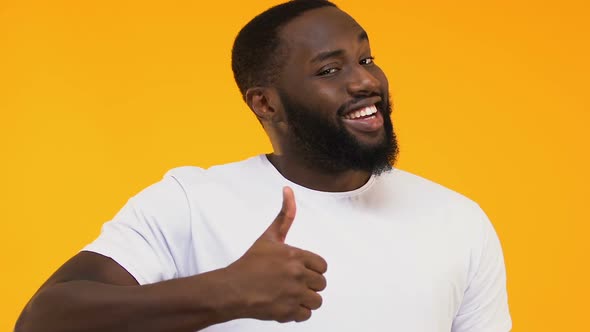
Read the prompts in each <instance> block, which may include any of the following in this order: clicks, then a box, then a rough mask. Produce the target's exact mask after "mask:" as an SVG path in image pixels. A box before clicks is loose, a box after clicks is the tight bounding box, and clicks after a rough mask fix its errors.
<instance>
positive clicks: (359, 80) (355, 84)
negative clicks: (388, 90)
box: [347, 65, 381, 95]
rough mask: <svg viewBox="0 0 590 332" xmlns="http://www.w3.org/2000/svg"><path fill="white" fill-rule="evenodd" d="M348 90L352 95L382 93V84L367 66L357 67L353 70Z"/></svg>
mask: <svg viewBox="0 0 590 332" xmlns="http://www.w3.org/2000/svg"><path fill="white" fill-rule="evenodd" d="M347 90H348V93H349V94H351V95H371V94H374V93H380V92H381V82H380V81H379V80H378V79H377V77H375V76H374V75H373V74H372V73H371V72H369V70H368V69H367V68H366V67H365V66H362V65H357V66H354V68H353V69H352V70H351V74H350V79H349V81H348V85H347Z"/></svg>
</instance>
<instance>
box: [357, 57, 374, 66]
mask: <svg viewBox="0 0 590 332" xmlns="http://www.w3.org/2000/svg"><path fill="white" fill-rule="evenodd" d="M374 63H375V57H374V56H370V57H368V58H364V59H362V60H361V61H360V64H361V65H372V64H374Z"/></svg>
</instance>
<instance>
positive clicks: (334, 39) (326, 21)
mask: <svg viewBox="0 0 590 332" xmlns="http://www.w3.org/2000/svg"><path fill="white" fill-rule="evenodd" d="M282 33H283V37H284V39H286V40H288V42H287V47H288V50H289V55H288V59H287V61H286V64H285V67H284V74H283V75H281V78H282V79H281V80H280V81H279V82H278V84H277V86H274V87H256V88H252V89H249V90H248V91H247V93H246V101H247V103H248V105H249V106H250V108H251V109H252V110H253V111H254V113H255V114H256V116H257V117H258V118H259V119H260V120H261V122H262V124H263V126H264V129H265V130H266V132H267V134H268V136H269V137H270V139H271V142H272V145H273V150H274V153H273V154H270V155H269V156H268V157H269V160H270V161H271V163H272V164H273V165H274V166H275V167H276V168H277V169H278V170H279V172H281V174H282V175H283V176H284V177H285V178H287V179H289V180H291V181H292V182H295V183H298V184H300V185H302V186H305V187H307V188H311V189H315V190H320V191H330V192H338V191H350V190H354V189H357V188H359V187H361V186H362V185H363V184H365V183H366V182H367V180H368V179H369V177H370V176H371V174H369V172H366V171H357V170H346V171H343V172H340V173H334V172H326V171H323V170H322V169H317V168H313V167H310V166H309V165H308V164H307V163H305V162H304V161H303V156H302V155H301V153H299V151H298V150H297V145H296V144H293V142H292V140H291V138H290V135H289V130H290V128H289V124H288V122H287V118H286V115H285V111H284V109H283V107H282V104H281V100H280V97H279V95H278V91H277V89H281V90H282V91H289V95H290V97H291V98H293V99H295V100H302V101H305V102H306V104H308V105H309V106H311V107H312V108H313V109H315V110H317V111H318V112H323V113H324V115H325V116H326V117H327V118H329V119H331V121H333V122H335V123H336V122H338V121H340V119H339V116H338V115H337V114H336V111H337V109H338V108H339V107H340V106H342V105H343V104H345V103H347V102H348V101H349V100H351V99H353V97H359V98H362V97H366V102H367V103H370V104H374V103H377V102H380V101H381V100H382V99H381V98H380V97H375V96H374V95H375V94H380V95H383V96H387V91H388V82H387V78H386V77H385V74H384V73H383V71H382V70H381V69H380V68H379V67H378V66H377V65H376V64H375V63H373V62H372V57H371V49H370V46H369V41H368V38H367V37H366V33H365V32H364V30H363V29H362V28H361V27H360V26H359V25H358V24H357V23H356V22H355V21H354V20H353V19H352V18H351V17H350V16H348V15H347V14H345V13H344V12H342V11H340V10H337V9H334V8H322V9H317V10H313V11H310V12H307V13H305V15H303V16H301V17H298V18H296V19H294V20H293V21H291V22H290V24H288V25H286V26H285V27H284V29H283V31H282ZM319 55H331V56H328V57H326V58H323V59H321V60H317V61H313V59H317V57H318V56H319ZM350 132H351V133H353V134H354V135H355V137H356V138H357V139H358V140H359V141H360V142H362V143H364V144H366V145H375V144H378V143H379V142H380V141H382V140H383V139H384V131H383V128H382V127H381V129H380V130H377V131H374V132H370V133H367V132H360V131H355V130H354V129H350Z"/></svg>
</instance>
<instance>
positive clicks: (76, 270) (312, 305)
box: [15, 8, 387, 332]
mask: <svg viewBox="0 0 590 332" xmlns="http://www.w3.org/2000/svg"><path fill="white" fill-rule="evenodd" d="M362 35H363V30H362V29H361V28H360V26H358V24H356V22H354V20H353V19H352V18H350V17H349V16H348V15H347V14H345V13H343V12H341V11H340V10H338V9H335V8H322V9H316V10H311V11H309V12H306V13H304V14H303V15H302V16H300V17H298V18H297V19H295V20H293V21H291V22H290V23H288V24H287V25H286V26H285V27H284V29H283V31H282V36H281V37H282V38H283V39H284V40H286V41H287V43H288V45H289V49H290V55H289V58H288V61H287V66H286V68H285V71H284V73H283V75H282V77H283V78H284V79H283V80H282V81H281V82H279V83H278V85H277V87H256V88H252V89H250V90H248V92H247V94H246V97H247V98H246V99H247V102H248V105H249V106H250V107H251V109H252V110H253V111H254V113H255V114H256V116H257V117H258V118H259V119H260V120H261V122H262V123H263V126H264V128H265V130H266V131H267V133H268V135H269V137H270V139H271V142H272V144H273V147H274V150H275V153H273V154H272V155H270V156H269V158H270V160H271V162H272V163H273V164H274V165H275V166H276V167H277V169H278V170H279V171H280V172H281V173H282V174H283V175H284V176H285V177H286V178H288V179H289V180H291V181H293V182H295V183H298V184H301V185H303V186H306V187H309V188H313V189H318V190H325V191H345V190H351V189H355V188H358V187H360V186H362V185H363V184H364V183H365V182H366V181H367V179H368V178H369V176H370V174H368V173H366V172H360V171H344V172H341V173H338V174H327V172H324V171H322V170H318V169H314V168H313V167H311V166H309V165H307V164H305V163H304V162H303V158H302V157H301V156H300V155H299V154H298V150H297V148H296V147H295V146H293V144H292V143H291V140H290V138H289V135H288V133H289V126H288V123H287V122H286V119H285V113H284V111H283V109H282V107H281V101H280V99H279V97H278V93H277V91H278V90H277V88H280V89H282V91H288V92H289V93H290V96H291V97H293V98H299V99H304V100H306V101H307V102H308V103H309V104H310V105H312V106H314V107H315V108H317V109H318V111H321V112H325V116H326V117H330V118H332V119H333V120H334V121H339V119H338V118H337V115H336V114H335V112H336V109H338V107H340V106H341V105H342V104H343V103H346V102H347V100H349V99H350V98H351V96H363V95H366V96H369V95H371V94H374V93H375V92H378V93H381V94H383V92H384V91H387V80H386V79H385V75H384V74H383V72H382V71H381V70H380V69H379V68H378V67H377V66H376V65H374V64H372V63H371V61H370V60H367V59H369V58H370V49H369V45H368V40H367V39H366V38H364V37H363V36H362ZM333 50H339V51H340V52H339V53H338V54H337V56H335V57H334V56H332V57H329V58H327V59H324V60H323V61H320V62H318V61H316V62H312V61H311V59H312V58H313V57H315V56H316V55H317V54H319V53H322V52H325V51H333ZM318 71H322V72H323V74H322V75H319V76H318V75H317V73H318ZM335 73H338V74H335ZM383 95H385V94H383ZM368 98H369V97H368ZM370 98H373V99H375V100H371V102H377V100H376V98H375V97H370ZM351 130H353V129H351ZM352 132H353V133H354V134H355V135H356V137H357V138H358V139H359V140H361V141H362V142H363V143H365V144H375V142H377V141H379V140H380V139H382V137H383V133H382V130H380V131H379V130H377V131H374V132H371V133H366V132H354V130H353V131H352ZM295 215H296V206H295V198H294V195H293V192H292V190H291V189H290V188H284V190H283V206H282V208H281V211H280V212H279V214H278V215H277V217H276V218H275V220H274V221H269V222H270V226H269V227H268V229H267V230H266V231H265V232H264V233H263V234H262V235H261V236H260V237H259V238H258V239H257V240H256V241H255V242H254V244H253V245H252V246H251V247H250V248H249V249H248V251H247V252H246V253H244V255H243V256H242V257H240V258H239V259H238V260H236V261H235V262H234V263H232V264H230V265H229V266H227V267H226V268H222V269H219V270H214V271H210V272H206V273H202V274H199V275H195V276H191V277H186V278H180V279H174V280H168V281H163V282H158V283H155V284H151V285H143V286H140V285H138V283H137V281H136V280H135V279H134V278H133V277H132V276H131V275H130V274H129V273H128V272H127V271H126V270H125V269H124V268H123V267H121V266H120V265H118V264H117V263H116V262H115V261H113V260H111V259H110V258H107V257H104V256H101V255H99V254H96V253H91V252H81V253H79V254H77V255H76V256H74V257H73V258H72V259H70V260H69V261H68V262H66V263H65V264H64V265H63V266H62V267H61V268H59V269H58V271H56V272H55V273H54V274H53V275H52V276H51V277H50V278H49V280H47V282H45V284H43V286H41V288H40V289H39V290H38V291H37V293H36V294H35V295H34V296H33V298H32V299H31V300H30V301H29V303H28V304H27V306H26V307H25V309H24V310H23V312H22V314H21V316H20V317H19V320H18V321H17V324H16V327H15V331H17V332H21V331H25V332H36V331H44V332H51V331H60V332H62V331H113V332H116V331H145V332H149V331H158V332H160V331H178V332H181V331H197V330H201V329H204V328H206V327H208V326H211V325H213V324H218V323H222V322H227V321H230V320H234V319H239V318H254V319H261V320H275V321H278V322H289V321H304V320H307V319H309V318H310V317H311V314H312V310H315V309H318V308H319V307H320V306H321V303H322V298H321V296H320V294H319V292H320V291H321V290H323V289H324V288H325V287H326V279H325V278H324V276H323V274H324V273H325V272H326V270H327V263H326V261H325V260H324V259H323V258H322V257H320V256H319V255H317V254H315V253H312V252H309V251H306V250H303V249H299V248H295V247H292V246H289V245H287V244H285V243H284V240H285V237H286V236H287V233H288V231H289V228H290V226H291V224H292V223H293V221H294V219H295Z"/></svg>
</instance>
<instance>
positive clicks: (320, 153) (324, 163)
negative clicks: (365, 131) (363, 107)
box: [279, 91, 398, 175]
mask: <svg viewBox="0 0 590 332" xmlns="http://www.w3.org/2000/svg"><path fill="white" fill-rule="evenodd" d="M279 96H280V97H281V101H282V103H283V107H284V109H285V113H286V115H287V120H288V124H289V127H290V129H291V137H290V139H291V143H292V144H293V145H294V148H295V149H296V151H297V152H298V154H299V155H300V156H302V157H303V159H304V161H305V162H306V163H307V164H308V167H310V168H319V169H321V170H323V171H325V172H343V171H347V170H360V171H366V172H368V173H370V174H374V175H380V174H381V173H383V172H385V171H389V170H391V168H392V167H393V165H394V164H395V161H396V158H397V154H398V145H397V138H396V136H395V133H394V130H393V124H392V122H391V117H390V116H391V103H390V102H389V100H388V99H383V101H381V102H379V103H378V104H376V107H377V110H378V111H379V112H381V115H382V116H383V128H384V133H385V136H384V138H383V140H382V141H381V142H380V143H379V144H376V145H371V146H368V145H366V144H363V143H361V142H360V141H359V140H358V139H356V137H354V135H352V134H351V133H350V132H348V130H347V129H346V127H345V126H344V124H343V123H342V120H341V117H340V116H338V117H337V119H338V123H337V124H334V123H333V122H331V121H330V119H329V118H328V117H327V116H326V115H322V113H321V112H318V111H315V110H313V109H310V108H308V107H306V106H304V105H302V104H300V103H298V102H295V101H294V100H292V99H291V98H289V97H288V96H287V95H286V94H285V93H282V92H281V91H279ZM359 99H363V98H359ZM359 99H356V100H353V101H352V102H356V101H358V100H359ZM345 106H346V105H343V106H342V107H341V108H340V109H339V110H338V111H337V113H336V114H338V115H340V114H341V113H342V110H343V109H344V107H345Z"/></svg>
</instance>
